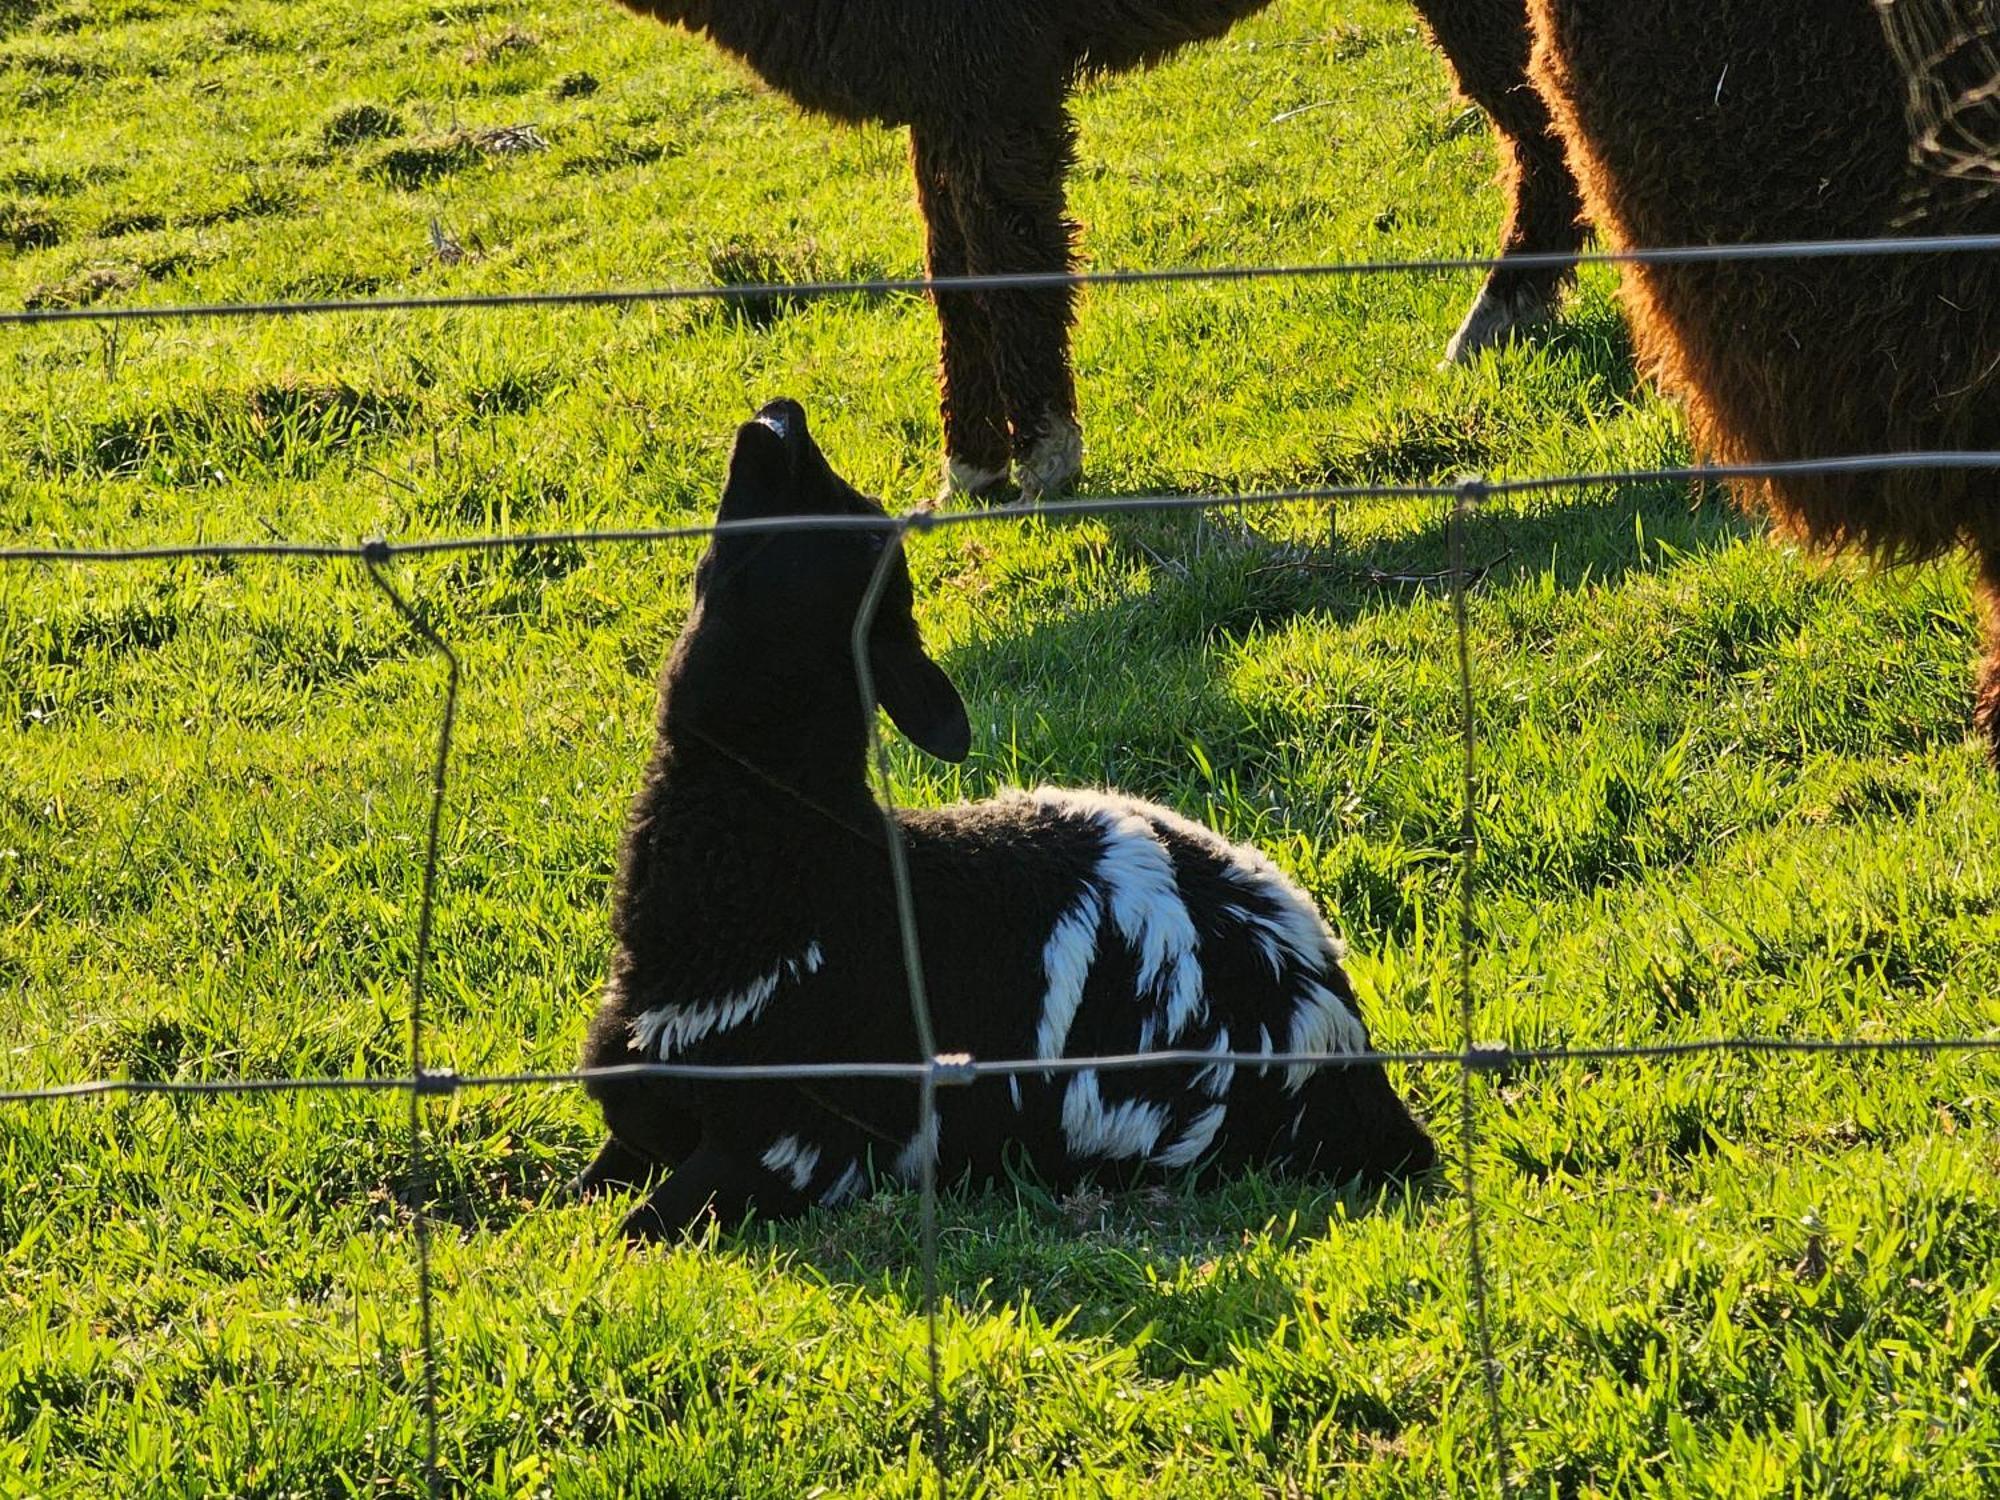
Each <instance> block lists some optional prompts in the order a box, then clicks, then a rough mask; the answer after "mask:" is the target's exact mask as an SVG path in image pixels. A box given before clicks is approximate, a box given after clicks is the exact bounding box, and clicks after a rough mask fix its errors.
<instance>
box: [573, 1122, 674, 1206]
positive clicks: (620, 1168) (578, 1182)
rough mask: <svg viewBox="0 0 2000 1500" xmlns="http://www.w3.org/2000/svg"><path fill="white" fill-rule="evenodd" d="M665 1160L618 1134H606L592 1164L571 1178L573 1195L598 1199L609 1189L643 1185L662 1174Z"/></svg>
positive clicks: (579, 1197) (592, 1159)
mask: <svg viewBox="0 0 2000 1500" xmlns="http://www.w3.org/2000/svg"><path fill="white" fill-rule="evenodd" d="M661 1166H662V1163H660V1162H657V1161H654V1160H653V1158H652V1157H650V1156H647V1155H646V1154H645V1153H643V1152H640V1151H635V1150H633V1149H632V1147H630V1146H628V1145H626V1144H625V1142H623V1141H621V1140H619V1139H618V1137H617V1136H615V1135H612V1136H606V1137H605V1138H604V1144H603V1145H602V1146H601V1147H599V1148H598V1152H597V1155H596V1156H594V1157H592V1158H591V1161H590V1165H589V1166H587V1167H585V1168H584V1169H583V1170H582V1171H581V1172H579V1173H577V1174H576V1176H574V1177H572V1178H571V1179H570V1180H569V1187H568V1193H569V1196H570V1197H572V1198H577V1199H584V1198H595V1197H596V1196H597V1195H598V1194H599V1193H601V1192H604V1191H606V1190H608V1189H618V1188H635V1187H643V1186H645V1185H646V1184H647V1183H649V1182H651V1181H652V1180H653V1179H654V1178H655V1177H656V1176H658V1175H659V1172H660V1168H661Z"/></svg>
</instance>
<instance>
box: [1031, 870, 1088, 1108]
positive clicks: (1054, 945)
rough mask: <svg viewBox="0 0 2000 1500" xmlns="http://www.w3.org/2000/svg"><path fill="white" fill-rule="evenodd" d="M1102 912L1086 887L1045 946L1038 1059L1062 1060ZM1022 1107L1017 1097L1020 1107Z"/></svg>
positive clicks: (1037, 1039) (1072, 903) (1061, 919)
mask: <svg viewBox="0 0 2000 1500" xmlns="http://www.w3.org/2000/svg"><path fill="white" fill-rule="evenodd" d="M1103 912H1104V903H1103V902H1102V901H1101V900H1100V899H1099V898H1098V895H1097V892H1096V891H1095V890H1093V889H1091V888H1090V887H1088V886H1086V887H1085V888H1084V890H1083V893H1082V894H1081V895H1079V896H1078V897H1077V898H1076V900H1075V901H1073V902H1071V903H1070V906H1069V909H1068V910H1067V911H1065V912H1064V913H1063V914H1062V915H1061V916H1060V917H1058V918H1057V919H1056V925H1055V927H1054V928H1053V929H1052V930H1051V931H1050V933H1049V939H1048V941H1047V942H1046V943H1044V944H1042V973H1043V974H1044V975H1046V976H1047V978H1048V982H1049V988H1048V993H1047V994H1045V995H1043V997H1042V1019H1041V1022H1040V1024H1038V1025H1037V1026H1036V1027H1035V1056H1037V1057H1040V1058H1057V1057H1061V1056H1062V1055H1063V1048H1064V1047H1065V1046H1067V1045H1068V1043H1069V1029H1070V1027H1071V1026H1072V1025H1073V1024H1074V1023H1075V1021H1076V1011H1077V1007H1078V1006H1080V1005H1082V1004H1083V985H1084V981H1085V980H1087V979H1088V978H1089V977H1090V965H1091V963H1092V961H1093V960H1095V959H1096V957H1097V929H1098V925H1099V923H1100V922H1101V921H1102V919H1103ZM1019 1104H1020V1099H1019V1096H1018V1095H1017V1096H1016V1098H1015V1105H1016V1107H1017V1108H1018V1107H1019Z"/></svg>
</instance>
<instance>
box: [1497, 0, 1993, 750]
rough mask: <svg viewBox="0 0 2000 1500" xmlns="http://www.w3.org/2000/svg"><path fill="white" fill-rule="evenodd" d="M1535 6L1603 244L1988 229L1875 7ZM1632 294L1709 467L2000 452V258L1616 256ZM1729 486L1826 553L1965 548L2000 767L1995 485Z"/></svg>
mask: <svg viewBox="0 0 2000 1500" xmlns="http://www.w3.org/2000/svg"><path fill="white" fill-rule="evenodd" d="M1892 3H1895V4H1906V3H1908V0H1892ZM1531 10H1532V12H1533V21H1534V34H1535V52H1534V76H1535V81H1536V85H1537V87H1538V88H1539V89H1540V90H1541V91H1542V93H1543V95H1544V96H1545V97H1546V98H1547V99H1548V101H1549V104H1550V106H1551V109H1552V112H1553V114H1554V116H1555V123H1556V128H1557V130H1558V131H1559V132H1560V134H1561V136H1562V138H1563V142H1564V144H1565V146H1566V147H1567V149H1568V153H1569V162H1570V165H1571V167H1572V169H1573V170H1574V172H1575V174H1576V176H1577V178H1578V180H1579V181H1580V182H1581V184H1582V188H1583V200H1584V203H1585V205H1586V207H1587V208H1588V211H1589V215H1590V218H1591V220H1592V221H1593V222H1594V223H1596V224H1597V225H1598V226H1599V227H1600V228H1601V229H1602V230H1603V232H1604V233H1605V235H1606V236H1607V237H1608V238H1610V239H1612V240H1613V241H1615V242H1617V243H1620V244H1626V245H1646V246H1651V245H1681V244H1709V243H1723V244H1726V243H1730V242H1742V241H1749V240H1789V239H1802V240H1810V239H1828V238H1847V237H1856V236H1873V235H1887V234H1898V233H1914V234H1947V233H1955V232H1984V233H1992V232H1995V231H2000V194H1993V193H1991V192H1990V191H1988V192H1982V191H1980V185H1978V184H1975V183H1968V182H1962V181H1961V182H1954V181H1951V180H1948V179H1947V178H1945V177H1944V176H1942V175H1940V174H1938V173H1937V172H1935V171H1934V170H1932V168H1931V167H1930V166H1929V165H1928V164H1926V163H1925V162H1923V161H1921V160H1919V159H1917V158H1916V157H1915V156H1914V155H1913V153H1912V149H1911V143H1912V140H1913V131H1912V122H1911V120H1910V119H1909V118H1908V117H1907V111H1906V101H1907V100H1908V99H1909V98H1910V97H1911V94H1910V84H1911V80H1910V79H1909V78H1908V77H1907V76H1906V75H1905V73H1904V71H1903V69H1902V68H1901V67H1900V66H1899V65H1898V63H1897V60H1896V56H1895V54H1894V52H1893V50H1892V48H1891V46H1890V43H1889V40H1888V37H1887V35H1886V34H1885V31H1884V25H1883V21H1882V19H1881V17H1880V16H1879V15H1878V13H1877V9H1876V6H1875V5H1874V4H1872V3H1871V0H1754V3H1753V0H1643V3H1635V0H1531ZM1988 107H1991V108H1994V109H1996V110H2000V105H1992V106H1988ZM1623 281H1624V297H1625V303H1626V308H1627V311H1628V312H1629V314H1630V316H1631V320H1632V325H1633V330H1634V334H1635V336H1636V338H1637V340H1638V344H1639V348H1640V351H1641V353H1642V355H1643V356H1644V357H1645V359H1646V361H1647V363H1648V365H1649V366H1650V368H1651V370H1652V372H1653V373H1654V374H1655V376H1656V377H1657V378H1658V380H1659V381H1660V383H1661V384H1662V385H1663V386H1665V387H1666V388H1668V389H1669V390H1671V391H1673V392H1674V393H1676V394H1677V395H1679V396H1680V397H1681V398H1683V399H1684V400H1685V401H1686V403H1687V407H1688V412H1689V417H1690V420H1691V424H1692V426H1693V430H1694V437H1695V440H1696V443H1697V445H1698V447H1699V448H1700V449H1701V451H1702V452H1703V453H1704V455H1706V456H1708V457H1710V458H1713V459H1715V460H1717V461H1721V462H1759V461H1769V460H1776V459H1799V458H1818V457H1827V456H1832V455H1839V454H1848V453H1866V452H1893V451H1897V450H1915V449H1979V450H1985V449H1996V448H2000V257H1995V256H1993V255H1991V254H1982V255H1974V254H1956V255H1945V256H1908V257H1897V258H1894V259H1876V260H1854V259H1847V260H1819V261H1763V262H1755V263H1744V264H1738V265H1733V266H1731V265H1715V266H1630V267H1627V268H1626V269H1625V273H1624V278H1623ZM1740 488H1741V494H1742V498H1743V499H1745V500H1746V501H1748V502H1750V503H1753V504H1757V503H1761V504H1762V505H1764V506H1766V507H1768V508H1769V509H1770V511H1771V512H1772V513H1773V514H1774V515H1775V516H1776V517H1777V519H1778V520H1779V521H1780V522H1781V523H1782V524H1784V525H1785V526H1787V527H1788V528H1790V529H1792V530H1793V531H1795V532H1797V533H1798V534H1800V535H1802V536H1805V537H1807V538H1809V539H1811V540H1812V541H1815V542H1818V543H1821V544H1823V545H1827V546H1832V547H1847V546H1851V547H1855V548H1859V549H1861V550H1864V551H1867V552H1869V553H1871V554H1873V555H1875V556H1877V557H1881V558H1885V559H1891V560H1904V559H1919V558H1928V557H1934V556H1936V555H1938V554H1940V553H1943V552H1947V551H1949V550H1951V549H1952V548H1954V547H1957V546H1961V545H1962V546H1965V547H1967V548H1970V549H1971V550H1972V552H1973V554H1974V555H1975V558H1976V559H1977V561H1978V564H1979V569H1980V580H1981V582H1980V588H1981V592H1982V595H1983V603H1984V605H1985V609H1986V615H1987V629H1988V634H1987V641H1988V655H1987V660H1986V663H1985V667H1984V669H1983V672H1982V674H1981V687H1980V696H1979V703H1978V707H1977V710H1976V717H1975V722H1976V724H1977V725H1978V727H1979V729H1980V730H1981V731H1982V732H1983V733H1984V734H1985V735H1986V736H1988V737H1989V738H1990V739H1991V741H1992V744H1993V750H1994V753H1995V756H1996V758H2000V474H1996V473H1995V472H1994V471H1992V470H1959V471H1949V470H1946V471H1937V470H1911V471H1909V472H1905V473H1890V474H1866V475H1857V476H1851V477H1839V476H1834V477H1823V478H1803V479H1802V478H1789V479H1785V480H1782V481H1772V482H1769V483H1765V484H1754V485H1751V484H1746V485H1743V486H1741V487H1740Z"/></svg>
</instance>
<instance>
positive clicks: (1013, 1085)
mask: <svg viewBox="0 0 2000 1500" xmlns="http://www.w3.org/2000/svg"><path fill="white" fill-rule="evenodd" d="M1007 1092H1008V1093H1009V1094H1010V1095H1012V1096H1013V1100H1014V1111H1015V1113H1016V1114H1018V1113H1020V1109H1021V1077H1020V1075H1019V1074H1018V1073H1009V1074H1008V1075H1007Z"/></svg>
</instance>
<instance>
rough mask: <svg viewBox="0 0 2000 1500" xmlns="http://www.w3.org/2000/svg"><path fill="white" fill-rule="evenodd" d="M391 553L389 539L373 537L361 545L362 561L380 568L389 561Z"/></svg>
mask: <svg viewBox="0 0 2000 1500" xmlns="http://www.w3.org/2000/svg"><path fill="white" fill-rule="evenodd" d="M390 551H391V549H390V546H389V542H388V538H386V537H379V536H371V537H369V538H367V539H366V540H365V541H363V542H362V544H361V560H362V561H363V562H368V563H374V564H375V565H376V566H377V567H380V566H382V565H383V564H384V563H386V562H388V561H389V556H390Z"/></svg>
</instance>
